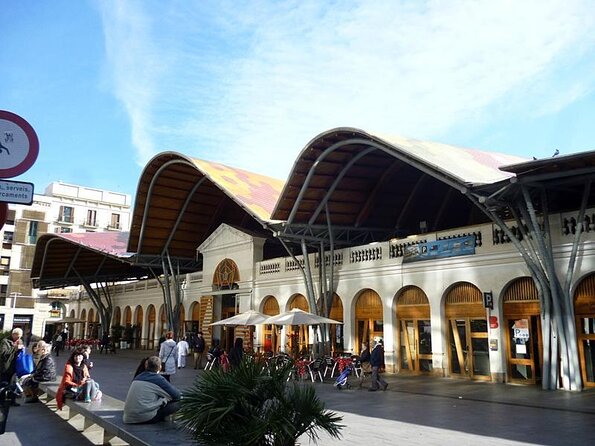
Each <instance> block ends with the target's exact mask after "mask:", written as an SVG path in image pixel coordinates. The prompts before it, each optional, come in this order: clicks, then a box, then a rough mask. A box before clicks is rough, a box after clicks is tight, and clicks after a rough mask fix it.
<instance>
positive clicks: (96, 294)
mask: <svg viewBox="0 0 595 446" xmlns="http://www.w3.org/2000/svg"><path fill="white" fill-rule="evenodd" d="M72 270H73V271H74V273H75V274H76V276H77V277H78V279H79V280H80V281H81V285H83V288H85V291H86V292H87V295H88V296H89V299H90V300H91V302H92V303H93V306H95V309H96V310H97V314H98V315H99V322H100V323H101V331H102V333H109V329H110V325H111V323H112V313H113V309H114V307H113V304H112V297H111V294H110V292H109V288H108V286H107V284H102V283H98V287H97V288H93V287H92V286H91V282H89V280H87V279H85V278H83V277H82V276H81V275H80V274H79V272H78V271H77V270H76V268H72ZM102 292H103V297H104V298H105V302H104V300H103V299H102V297H101V294H102Z"/></svg>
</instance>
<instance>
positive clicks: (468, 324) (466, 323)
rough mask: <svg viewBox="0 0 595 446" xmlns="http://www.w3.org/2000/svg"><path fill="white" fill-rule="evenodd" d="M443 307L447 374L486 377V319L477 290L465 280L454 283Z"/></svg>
mask: <svg viewBox="0 0 595 446" xmlns="http://www.w3.org/2000/svg"><path fill="white" fill-rule="evenodd" d="M445 306H446V308H445V314H446V320H447V329H448V342H449V349H448V353H449V372H450V375H451V376H459V377H467V378H472V379H480V380H489V379H490V378H491V376H490V358H489V347H488V322H487V320H486V310H485V308H484V306H483V297H482V294H481V291H479V289H478V288H477V287H476V286H475V285H473V284H471V283H468V282H459V283H456V284H455V285H453V286H452V287H451V289H450V291H448V293H447V295H446V299H445Z"/></svg>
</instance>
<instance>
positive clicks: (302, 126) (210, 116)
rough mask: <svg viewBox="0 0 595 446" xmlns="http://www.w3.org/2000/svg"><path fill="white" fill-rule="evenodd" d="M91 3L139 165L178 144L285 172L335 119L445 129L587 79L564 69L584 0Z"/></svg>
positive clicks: (587, 47) (377, 126)
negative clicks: (99, 16)
mask: <svg viewBox="0 0 595 446" xmlns="http://www.w3.org/2000/svg"><path fill="white" fill-rule="evenodd" d="M101 5H102V17H103V23H104V28H105V35H106V47H107V55H108V63H109V65H110V66H111V68H112V70H113V73H114V84H115V91H116V96H117V97H118V98H119V99H120V100H121V101H122V102H123V103H124V104H125V107H126V109H127V110H128V113H129V115H130V119H131V122H132V129H133V144H134V146H135V147H136V149H137V151H138V154H139V158H140V159H139V161H140V163H141V164H143V163H144V162H146V160H147V159H148V157H150V156H151V155H152V154H154V153H156V152H158V151H161V150H178V151H181V152H183V153H187V154H190V155H194V156H198V157H202V158H206V159H213V160H218V161H221V162H226V163H229V164H232V165H236V166H240V167H244V168H247V169H250V170H254V171H258V172H263V173H268V174H269V175H273V176H277V177H280V178H284V177H285V176H286V174H287V173H288V170H289V169H290V167H291V165H292V163H293V161H294V160H295V158H296V156H297V154H298V153H299V151H300V150H301V149H302V148H303V147H304V145H305V144H306V143H307V142H308V141H309V140H310V139H311V138H313V137H314V136H315V135H316V134H318V133H319V132H321V131H324V130H327V129H329V128H332V127H335V126H354V127H362V128H364V129H368V130H373V131H380V132H383V133H397V134H403V135H407V136H412V137H418V138H438V139H443V138H441V137H442V136H444V135H445V134H447V132H448V130H449V129H451V128H453V127H455V126H460V125H461V123H462V122H465V121H466V120H468V119H471V118H472V117H474V116H478V115H480V116H481V115H485V116H489V115H490V114H493V113H496V112H494V111H493V110H492V109H491V108H490V107H491V106H493V105H494V104H500V109H501V104H502V103H505V102H506V100H507V98H510V99H511V100H514V102H515V103H514V104H513V105H509V107H507V112H514V113H524V114H526V115H531V114H533V115H538V114H540V113H541V114H543V113H546V114H547V113H552V112H556V111H558V110H560V109H561V108H563V107H565V106H566V105H568V104H569V103H571V102H572V101H575V100H577V99H580V97H581V96H582V95H583V94H586V93H588V92H589V91H591V90H592V87H593V83H594V80H595V79H594V77H595V74H594V73H595V70H592V69H576V70H575V69H572V67H575V66H583V65H584V64H585V63H587V64H592V62H590V58H588V56H589V55H590V54H592V52H593V47H594V43H595V34H593V33H592V32H591V30H592V29H593V28H594V25H595V12H594V11H593V10H592V9H593V8H592V4H591V3H590V2H589V1H564V2H562V1H535V2H532V1H524V2H518V1H483V2H481V1H480V2H465V1H461V2H442V1H427V2H394V1H385V2H381V1H375V2H367V1H361V2H353V1H352V2H346V1H336V2H333V3H328V2H317V1H312V2H308V1H301V2H246V3H243V2H229V3H221V2H213V3H208V2H207V3H205V2H173V3H163V2H130V1H129V2H125V3H124V2H114V3H105V2H102V3H101ZM591 58H592V57H591ZM585 61H587V62H585ZM561 67H563V68H562V69H561ZM591 67H592V66H589V68H591ZM561 70H562V71H563V75H562V74H560V73H561ZM554 83H555V88H552V84H554ZM523 104H529V105H530V108H523ZM536 104H539V106H538V107H537V106H536ZM486 119H488V120H489V118H486ZM445 142H448V141H445Z"/></svg>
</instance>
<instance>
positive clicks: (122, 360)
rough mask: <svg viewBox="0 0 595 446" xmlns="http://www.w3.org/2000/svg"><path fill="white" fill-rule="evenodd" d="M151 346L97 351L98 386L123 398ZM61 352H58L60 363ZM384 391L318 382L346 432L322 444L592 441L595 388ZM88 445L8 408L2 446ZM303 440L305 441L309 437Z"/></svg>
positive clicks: (40, 418) (53, 418) (397, 383)
mask: <svg viewBox="0 0 595 446" xmlns="http://www.w3.org/2000/svg"><path fill="white" fill-rule="evenodd" d="M144 355H148V352H143V351H132V350H123V351H119V352H118V354H116V355H111V354H110V355H99V354H98V353H94V354H93V356H92V360H93V361H94V365H95V367H94V369H93V371H92V375H93V377H94V378H95V379H96V380H97V381H98V382H99V383H100V384H101V388H102V390H103V391H104V392H105V393H107V394H109V395H111V396H113V397H115V398H118V399H122V400H123V399H125V397H126V393H127V391H128V386H129V385H130V381H131V380H132V375H133V373H134V370H135V369H136V366H137V365H138V363H139V362H140V360H141V358H142V357H143V356H144ZM65 361H66V355H64V354H62V355H61V356H60V357H59V358H57V366H58V370H62V369H63V364H64V362H65ZM197 373H198V372H197V371H196V370H194V369H192V368H191V367H186V368H185V369H180V370H179V371H178V373H176V375H174V376H173V377H172V383H173V384H174V385H176V386H178V387H179V388H180V389H182V390H183V389H185V388H187V387H188V386H190V385H191V384H192V382H193V380H194V379H195V378H196V376H197ZM385 378H386V379H387V381H388V382H389V388H388V390H387V391H386V392H382V391H378V392H368V391H367V390H366V388H364V389H362V390H360V389H358V388H357V386H354V387H352V388H351V389H349V390H343V391H339V390H337V389H336V388H335V387H334V386H332V385H331V384H330V381H329V383H324V384H320V383H317V384H315V386H316V390H317V392H318V395H319V396H320V398H321V399H322V400H323V401H324V402H325V404H326V407H327V408H329V409H330V410H333V411H336V412H338V413H339V414H341V415H342V416H343V417H344V418H343V424H344V425H345V428H344V429H343V430H342V434H343V438H342V439H340V440H336V439H330V438H328V437H326V436H324V435H322V434H321V438H320V439H319V442H318V444H320V445H331V446H332V445H339V444H341V445H345V444H346V442H347V444H350V443H351V444H369V443H371V444H374V445H375V446H376V445H395V444H403V445H451V444H452V445H454V444H456V445H467V444H468V445H471V444H473V445H476V444H482V445H521V444H525V445H526V444H538V445H552V446H554V445H581V444H594V441H595V390H590V391H584V392H578V393H570V392H562V391H559V392H546V391H543V390H541V389H539V388H537V387H527V386H511V385H500V384H489V383H481V382H469V381H463V380H452V379H440V378H425V377H401V376H399V377H397V376H395V375H390V374H388V375H386V376H385ZM39 444H43V445H44V446H54V445H56V446H57V445H60V446H64V445H70V444H76V445H87V444H89V445H90V444H92V443H91V442H89V441H88V440H87V439H85V438H84V437H83V436H82V435H81V434H80V433H78V432H77V431H76V429H75V428H73V427H72V426H70V425H69V424H68V423H66V422H64V421H62V420H61V419H60V418H59V417H58V416H57V415H56V414H55V413H53V412H52V411H51V410H49V409H48V408H46V407H45V406H44V405H42V404H23V405H22V406H20V407H13V408H11V411H10V414H9V417H8V424H7V429H6V433H5V434H4V435H1V436H0V446H4V445H6V446H8V445H10V446H19V445H23V446H24V445H39ZM301 444H302V445H306V444H309V440H308V438H303V439H301Z"/></svg>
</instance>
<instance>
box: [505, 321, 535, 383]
mask: <svg viewBox="0 0 595 446" xmlns="http://www.w3.org/2000/svg"><path fill="white" fill-rule="evenodd" d="M509 317H510V316H509ZM506 327H507V330H508V336H507V344H508V345H507V349H508V361H507V363H508V381H509V382H516V383H523V384H535V383H536V382H537V381H539V380H540V379H541V358H540V351H541V348H540V343H541V321H540V320H539V316H537V315H532V316H531V315H522V316H517V317H510V318H509V319H506Z"/></svg>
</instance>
